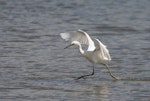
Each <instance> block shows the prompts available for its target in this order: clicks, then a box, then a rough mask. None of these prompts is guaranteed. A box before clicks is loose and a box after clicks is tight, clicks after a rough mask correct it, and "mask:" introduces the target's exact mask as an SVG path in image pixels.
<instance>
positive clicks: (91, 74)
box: [76, 65, 94, 80]
mask: <svg viewBox="0 0 150 101" xmlns="http://www.w3.org/2000/svg"><path fill="white" fill-rule="evenodd" d="M92 75H94V65H93V71H92V73H91V74H88V75H83V76H80V77H77V78H76V80H79V79H81V78H84V77H87V76H92Z"/></svg>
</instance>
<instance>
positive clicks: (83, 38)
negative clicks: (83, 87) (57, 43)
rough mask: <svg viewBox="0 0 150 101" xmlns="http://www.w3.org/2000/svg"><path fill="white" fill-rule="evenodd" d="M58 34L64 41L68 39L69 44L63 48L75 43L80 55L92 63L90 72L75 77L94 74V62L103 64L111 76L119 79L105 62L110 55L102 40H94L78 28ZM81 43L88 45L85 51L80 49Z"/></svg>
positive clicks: (109, 58)
mask: <svg viewBox="0 0 150 101" xmlns="http://www.w3.org/2000/svg"><path fill="white" fill-rule="evenodd" d="M60 36H61V38H62V39H64V40H65V41H70V44H69V45H68V46H67V47H65V48H68V47H70V46H73V45H77V46H78V47H79V51H80V53H81V54H82V56H84V57H85V58H86V59H87V60H88V61H90V62H91V63H92V64H93V71H92V73H91V74H88V75H83V76H80V77H78V78H77V79H81V78H84V77H87V76H92V75H94V64H102V65H104V66H105V67H106V68H107V70H108V71H109V74H110V76H111V77H113V78H114V79H116V80H119V79H120V78H119V77H116V76H115V75H113V74H112V72H111V71H110V69H109V67H108V65H107V64H106V62H107V61H110V60H111V57H110V54H109V51H108V49H107V47H106V46H105V45H104V44H102V42H100V41H99V40H98V39H96V38H95V39H94V40H92V39H91V38H90V36H89V35H88V34H87V33H86V32H85V31H83V30H80V29H79V30H77V31H70V32H66V33H60ZM81 44H86V45H88V49H87V51H84V50H83V49H82V46H81Z"/></svg>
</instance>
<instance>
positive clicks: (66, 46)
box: [64, 44, 72, 49]
mask: <svg viewBox="0 0 150 101" xmlns="http://www.w3.org/2000/svg"><path fill="white" fill-rule="evenodd" d="M70 46H72V44H70V45H68V46H66V47H65V48H64V49H66V48H69V47H70Z"/></svg>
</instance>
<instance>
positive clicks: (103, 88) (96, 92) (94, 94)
mask: <svg viewBox="0 0 150 101" xmlns="http://www.w3.org/2000/svg"><path fill="white" fill-rule="evenodd" d="M86 88H87V89H89V91H91V94H89V96H90V97H91V98H92V99H93V100H95V101H109V95H110V92H109V88H108V86H107V85H96V86H94V85H90V86H86Z"/></svg>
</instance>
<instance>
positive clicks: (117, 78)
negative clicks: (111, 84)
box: [104, 64, 120, 80]
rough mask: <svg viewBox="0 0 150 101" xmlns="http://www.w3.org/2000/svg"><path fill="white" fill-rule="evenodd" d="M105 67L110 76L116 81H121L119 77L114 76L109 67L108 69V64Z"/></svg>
mask: <svg viewBox="0 0 150 101" xmlns="http://www.w3.org/2000/svg"><path fill="white" fill-rule="evenodd" d="M104 65H105V66H106V68H107V70H108V71H109V74H110V76H111V77H113V78H114V79H116V80H120V78H119V77H116V76H115V75H113V74H112V72H111V71H110V69H109V67H108V65H107V64H104Z"/></svg>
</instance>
